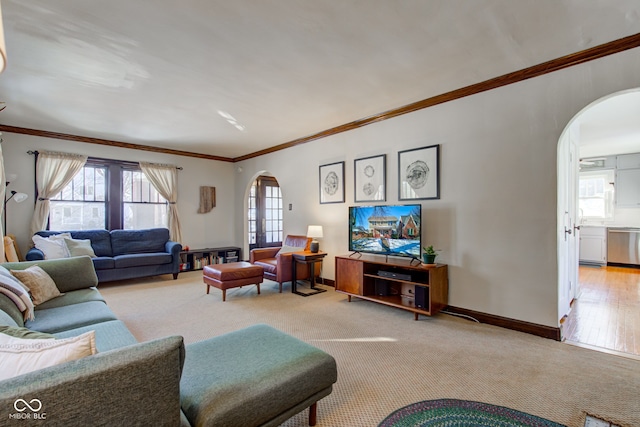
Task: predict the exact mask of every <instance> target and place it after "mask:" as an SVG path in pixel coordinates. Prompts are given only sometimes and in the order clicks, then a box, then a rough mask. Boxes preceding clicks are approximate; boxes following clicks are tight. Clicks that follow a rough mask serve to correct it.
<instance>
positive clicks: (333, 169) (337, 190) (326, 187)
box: [320, 162, 344, 204]
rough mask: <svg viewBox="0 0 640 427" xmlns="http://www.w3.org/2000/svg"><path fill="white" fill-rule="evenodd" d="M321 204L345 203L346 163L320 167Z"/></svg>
mask: <svg viewBox="0 0 640 427" xmlns="http://www.w3.org/2000/svg"><path fill="white" fill-rule="evenodd" d="M320 203H321V204H322V203H344V162H336V163H330V164H327V165H322V166H320Z"/></svg>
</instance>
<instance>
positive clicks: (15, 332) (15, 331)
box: [0, 326, 55, 340]
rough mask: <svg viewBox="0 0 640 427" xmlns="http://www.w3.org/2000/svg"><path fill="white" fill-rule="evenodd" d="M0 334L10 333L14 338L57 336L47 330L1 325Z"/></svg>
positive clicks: (51, 337) (52, 337) (48, 337)
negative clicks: (40, 330) (46, 331)
mask: <svg viewBox="0 0 640 427" xmlns="http://www.w3.org/2000/svg"><path fill="white" fill-rule="evenodd" d="M0 334H5V335H9V336H10V337H14V338H24V339H30V340H33V339H54V338H55V336H53V335H51V334H47V333H45V332H38V331H32V330H31V329H29V328H24V327H22V326H0Z"/></svg>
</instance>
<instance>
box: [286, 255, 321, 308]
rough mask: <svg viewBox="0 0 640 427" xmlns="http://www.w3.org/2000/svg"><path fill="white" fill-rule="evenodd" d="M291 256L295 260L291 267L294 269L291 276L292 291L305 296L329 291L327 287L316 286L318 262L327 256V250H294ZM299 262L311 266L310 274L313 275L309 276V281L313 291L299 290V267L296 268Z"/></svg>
mask: <svg viewBox="0 0 640 427" xmlns="http://www.w3.org/2000/svg"><path fill="white" fill-rule="evenodd" d="M291 256H292V257H293V262H292V263H291V269H292V270H293V271H292V276H291V292H293V293H294V294H298V295H302V296H303V297H308V296H309V295H315V294H319V293H321V292H327V290H326V289H322V288H316V274H315V273H316V272H315V265H316V262H318V261H322V259H323V258H324V257H326V256H327V253H326V252H317V253H313V252H309V251H304V252H293V253H292V254H291ZM298 263H300V264H307V265H308V266H309V275H310V276H311V277H309V283H310V284H311V289H312V291H313V292H306V293H305V292H300V291H298V276H297V269H296V265H297V264H298Z"/></svg>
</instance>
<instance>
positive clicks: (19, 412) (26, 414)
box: [9, 399, 47, 420]
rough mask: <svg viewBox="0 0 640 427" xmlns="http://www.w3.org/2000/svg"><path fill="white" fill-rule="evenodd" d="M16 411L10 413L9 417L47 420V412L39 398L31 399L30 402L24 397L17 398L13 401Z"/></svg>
mask: <svg viewBox="0 0 640 427" xmlns="http://www.w3.org/2000/svg"><path fill="white" fill-rule="evenodd" d="M13 409H15V410H16V412H15V413H13V414H9V419H13V420H46V419H47V413H46V412H40V411H41V410H42V402H41V401H40V400H39V399H31V400H29V401H28V402H27V401H26V400H24V399H16V401H15V402H13Z"/></svg>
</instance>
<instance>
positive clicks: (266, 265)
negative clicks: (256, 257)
mask: <svg viewBox="0 0 640 427" xmlns="http://www.w3.org/2000/svg"><path fill="white" fill-rule="evenodd" d="M254 264H255V265H259V266H260V267H262V269H263V270H264V272H265V273H271V274H276V271H277V269H278V262H277V261H276V259H275V258H267V259H261V260H260V261H256V262H254Z"/></svg>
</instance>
